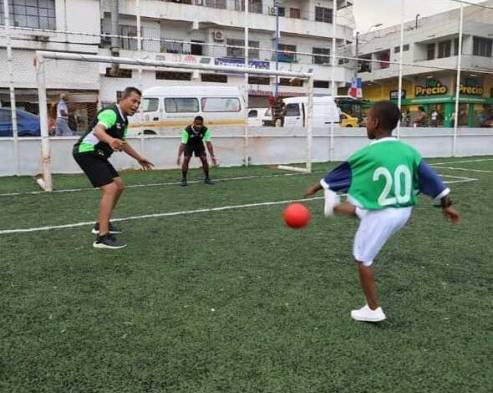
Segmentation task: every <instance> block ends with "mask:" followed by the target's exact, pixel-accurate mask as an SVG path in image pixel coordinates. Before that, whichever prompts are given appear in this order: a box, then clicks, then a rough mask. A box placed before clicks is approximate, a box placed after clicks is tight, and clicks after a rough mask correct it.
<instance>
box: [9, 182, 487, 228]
mask: <svg viewBox="0 0 493 393" xmlns="http://www.w3.org/2000/svg"><path fill="white" fill-rule="evenodd" d="M452 177H460V176H452ZM476 180H478V179H473V178H463V179H462V180H452V181H449V182H446V183H447V184H451V183H467V182H471V181H476ZM319 199H324V198H323V197H315V198H302V199H288V200H284V201H272V202H258V203H247V204H243V205H229V206H220V207H212V208H203V209H196V210H182V211H176V212H165V213H153V214H143V215H140V216H130V217H121V218H114V219H112V221H114V222H119V221H132V220H143V219H147V218H159V217H173V216H181V215H189V214H198V213H210V212H217V211H225V210H234V209H245V208H249V207H260V206H275V205H285V204H288V203H293V202H309V201H314V200H319ZM89 225H94V221H82V222H76V223H74V224H63V225H48V226H43V227H35V228H19V229H2V230H0V235H8V234H14V233H28V232H41V231H51V230H53V229H69V228H76V227H82V226H89Z"/></svg>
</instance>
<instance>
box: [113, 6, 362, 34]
mask: <svg viewBox="0 0 493 393" xmlns="http://www.w3.org/2000/svg"><path fill="white" fill-rule="evenodd" d="M178 1H179V0H175V1H169V0H168V1H159V0H148V1H145V2H141V16H142V17H145V18H151V19H164V20H178V21H185V22H190V23H191V24H194V25H196V24H197V23H198V24H199V26H200V27H201V28H205V27H221V26H224V27H230V28H242V27H243V26H244V18H245V17H244V13H243V12H242V9H243V1H240V0H180V2H178ZM191 3H192V4H191ZM105 11H109V9H105ZM302 11H303V10H300V13H299V14H298V13H296V12H293V13H291V9H290V12H289V13H288V14H286V13H285V16H282V17H280V18H279V23H280V29H281V31H282V32H283V33H286V34H293V35H298V36H316V37H323V38H327V34H328V33H327V32H331V31H332V27H331V24H329V23H325V22H317V21H314V20H313V19H311V20H310V19H309V18H308V15H310V13H309V12H308V10H306V12H302ZM251 12H252V15H251V16H250V18H249V24H250V26H249V27H250V28H251V29H253V30H258V31H267V32H272V33H274V32H275V28H276V23H275V16H274V12H273V10H272V7H268V6H267V5H262V4H260V5H256V6H255V5H253V6H252V10H251ZM120 13H121V14H126V15H135V0H124V1H122V2H121V7H120ZM304 15H307V17H306V18H304ZM298 16H299V18H298ZM352 33H353V29H352V26H349V25H348V24H347V23H346V22H345V20H341V21H340V24H338V26H337V29H336V36H337V38H338V39H341V40H347V41H351V40H352Z"/></svg>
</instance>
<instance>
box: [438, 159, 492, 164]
mask: <svg viewBox="0 0 493 393" xmlns="http://www.w3.org/2000/svg"><path fill="white" fill-rule="evenodd" d="M483 161H493V158H481V159H478V160H464V161H445V162H434V163H432V164H430V165H431V166H434V165H445V164H465V163H468V162H483Z"/></svg>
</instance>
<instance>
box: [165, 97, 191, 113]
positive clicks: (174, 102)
mask: <svg viewBox="0 0 493 393" xmlns="http://www.w3.org/2000/svg"><path fill="white" fill-rule="evenodd" d="M164 108H165V110H166V112H168V113H195V112H198V111H199V101H198V100H197V99H196V98H165V99H164Z"/></svg>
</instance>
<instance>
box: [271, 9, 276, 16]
mask: <svg viewBox="0 0 493 393" xmlns="http://www.w3.org/2000/svg"><path fill="white" fill-rule="evenodd" d="M269 15H272V16H276V7H269Z"/></svg>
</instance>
